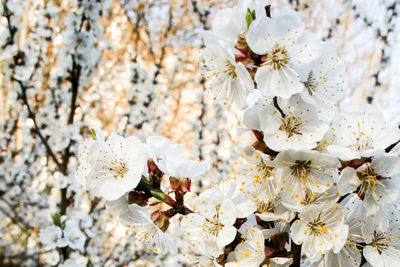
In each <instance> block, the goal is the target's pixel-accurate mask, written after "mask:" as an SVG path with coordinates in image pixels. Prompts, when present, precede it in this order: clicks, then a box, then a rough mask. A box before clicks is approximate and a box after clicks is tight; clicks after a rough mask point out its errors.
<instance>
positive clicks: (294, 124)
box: [258, 95, 329, 151]
mask: <svg viewBox="0 0 400 267" xmlns="http://www.w3.org/2000/svg"><path fill="white" fill-rule="evenodd" d="M279 106H280V108H281V109H282V111H283V113H284V116H282V114H281V113H280V112H279V111H278V109H276V108H275V107H274V106H273V105H270V104H265V105H261V106H260V109H259V111H258V116H259V119H260V129H261V130H262V132H263V134H264V141H265V143H266V144H267V145H268V147H270V148H272V149H273V150H275V151H282V150H285V149H290V148H294V147H295V148H299V149H300V148H308V149H312V148H314V147H315V146H316V145H317V142H318V141H320V140H321V138H322V137H323V135H324V134H325V132H326V131H327V130H328V128H329V127H328V125H327V124H325V123H323V122H322V121H320V120H319V119H318V117H317V114H316V113H315V110H314V108H313V107H312V106H310V105H309V104H307V103H305V102H304V101H303V100H302V99H301V98H300V96H299V95H295V96H293V97H291V98H290V99H289V100H282V101H279Z"/></svg>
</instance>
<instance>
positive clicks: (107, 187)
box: [87, 135, 146, 200]
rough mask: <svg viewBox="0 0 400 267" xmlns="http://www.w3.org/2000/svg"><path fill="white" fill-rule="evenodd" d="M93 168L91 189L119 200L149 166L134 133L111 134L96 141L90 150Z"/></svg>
mask: <svg viewBox="0 0 400 267" xmlns="http://www.w3.org/2000/svg"><path fill="white" fill-rule="evenodd" d="M89 162H90V165H91V167H92V170H91V172H90V174H89V176H88V179H87V187H88V189H89V190H90V191H91V192H92V193H93V194H94V195H96V196H99V197H104V198H105V199H106V200H115V199H117V198H119V197H121V196H122V195H123V194H124V193H126V192H128V191H130V190H132V189H134V188H135V187H136V186H137V185H138V183H139V181H140V179H141V176H142V174H143V172H144V170H145V164H146V159H145V151H144V148H143V144H142V143H141V141H140V140H139V139H138V138H137V137H134V136H131V137H128V138H126V139H125V138H123V137H121V136H118V135H111V136H110V137H109V138H108V139H107V140H106V141H105V143H103V144H100V143H96V144H95V147H93V148H92V149H91V151H90V154H89Z"/></svg>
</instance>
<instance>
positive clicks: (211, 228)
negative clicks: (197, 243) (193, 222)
mask: <svg viewBox="0 0 400 267" xmlns="http://www.w3.org/2000/svg"><path fill="white" fill-rule="evenodd" d="M202 228H203V230H204V231H205V232H207V233H210V234H211V235H214V236H217V235H218V232H219V231H220V230H222V224H221V223H220V222H219V220H218V217H217V216H214V218H213V219H211V220H206V221H205V222H204V224H203V226H202Z"/></svg>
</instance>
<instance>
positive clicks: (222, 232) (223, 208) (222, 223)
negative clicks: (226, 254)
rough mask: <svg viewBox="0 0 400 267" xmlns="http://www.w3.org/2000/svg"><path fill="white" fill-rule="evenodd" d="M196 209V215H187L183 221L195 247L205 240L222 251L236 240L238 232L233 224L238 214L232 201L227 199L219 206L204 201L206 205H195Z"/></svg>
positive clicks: (183, 226) (184, 227) (186, 232)
mask: <svg viewBox="0 0 400 267" xmlns="http://www.w3.org/2000/svg"><path fill="white" fill-rule="evenodd" d="M195 208H196V212H195V213H191V214H188V215H185V217H184V218H183V220H182V228H183V229H184V233H185V234H186V235H187V237H188V238H189V239H190V240H192V245H193V246H196V245H197V244H201V242H203V240H211V241H212V242H214V243H215V244H217V245H218V248H219V249H221V248H224V247H225V246H226V245H228V244H229V243H231V242H232V241H233V239H235V236H236V232H237V231H236V228H235V227H234V226H233V224H234V223H235V221H236V212H235V205H234V204H233V202H232V200H230V199H226V200H224V201H223V202H222V203H220V204H219V205H215V204H214V203H211V202H208V203H205V201H204V204H202V205H200V206H197V205H195ZM210 254H215V253H210Z"/></svg>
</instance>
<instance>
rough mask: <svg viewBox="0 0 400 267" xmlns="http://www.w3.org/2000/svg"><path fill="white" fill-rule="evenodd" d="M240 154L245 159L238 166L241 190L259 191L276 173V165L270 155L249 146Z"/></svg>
mask: <svg viewBox="0 0 400 267" xmlns="http://www.w3.org/2000/svg"><path fill="white" fill-rule="evenodd" d="M240 156H241V158H242V159H244V160H243V161H244V162H242V163H240V164H239V163H238V167H237V174H238V176H239V177H238V182H239V184H240V186H241V189H240V190H241V191H243V192H246V193H250V192H251V193H254V192H257V191H258V190H259V187H262V186H263V183H264V181H265V180H267V179H269V178H272V177H273V176H274V175H275V168H274V165H273V163H272V161H271V160H270V159H269V156H268V155H266V154H264V153H261V152H259V151H257V150H255V149H254V148H253V147H249V148H247V149H246V150H245V151H243V153H242V154H241V155H240ZM236 163H237V162H236Z"/></svg>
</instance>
